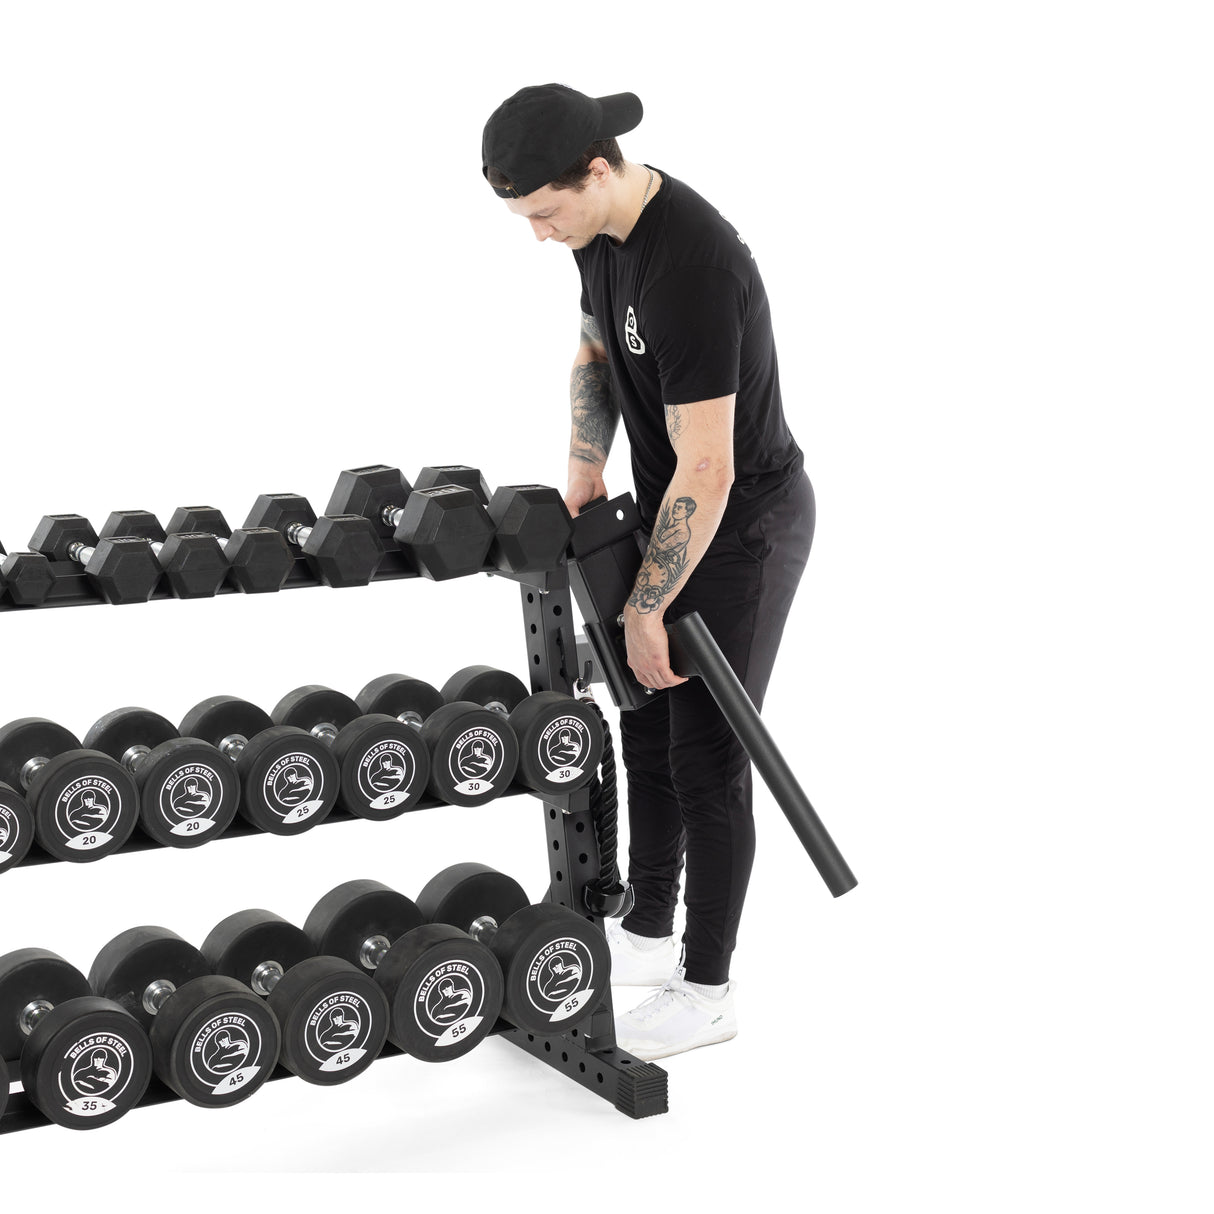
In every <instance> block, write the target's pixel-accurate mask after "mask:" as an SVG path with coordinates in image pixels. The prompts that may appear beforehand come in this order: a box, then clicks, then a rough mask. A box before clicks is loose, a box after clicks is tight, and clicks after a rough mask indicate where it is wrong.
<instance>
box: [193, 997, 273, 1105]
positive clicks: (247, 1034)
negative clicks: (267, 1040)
mask: <svg viewBox="0 0 1214 1214" xmlns="http://www.w3.org/2000/svg"><path fill="white" fill-rule="evenodd" d="M261 1054H262V1038H261V1034H260V1032H259V1031H258V1029H257V1025H256V1024H255V1023H254V1022H253V1021H252V1020H251V1019H250V1018H248V1017H246V1016H234V1015H231V1014H228V1015H223V1016H217V1017H215V1018H214V1019H213V1020H210V1021H208V1022H207V1023H206V1024H204V1025H203V1026H202V1028H200V1029H199V1030H198V1032H197V1033H196V1034H195V1035H194V1040H193V1042H192V1043H191V1045H190V1067H191V1070H193V1072H194V1075H195V1078H196V1079H197V1080H198V1082H199V1084H201V1085H202V1087H203V1088H204V1089H209V1090H210V1091H211V1092H212V1093H214V1094H215V1095H219V1094H220V1093H221V1092H223V1093H228V1092H234V1091H236V1090H237V1089H238V1088H242V1087H244V1086H245V1085H246V1084H247V1083H249V1082H251V1081H252V1080H253V1079H254V1078H255V1077H256V1076H257V1075H258V1074H260V1072H261V1069H262V1068H261Z"/></svg>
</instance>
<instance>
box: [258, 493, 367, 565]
mask: <svg viewBox="0 0 1214 1214" xmlns="http://www.w3.org/2000/svg"><path fill="white" fill-rule="evenodd" d="M244 525H245V526H246V527H272V528H274V530H275V531H279V532H281V533H282V535H283V536H284V537H285V538H286V541H287V543H289V544H293V545H295V546H296V547H297V548H299V550H300V551H301V552H302V553H303V555H304V556H305V557H306V558H307V562H308V567H309V568H310V569H311V570H312V572H313V574H314V575H315V576H316V577H317V578H319V579H320V580H321V581H322V582H324V583H325V585H326V586H333V587H341V586H365V585H367V583H368V582H370V580H371V579H372V577H374V576H375V571H376V569H378V568H379V563H380V561H381V560H383V556H384V547H383V545H382V544H381V543H380V542H379V537H378V536H377V535H376V534H375V528H374V527H373V526H372V525H371V523H370V522H369V521H368V520H367V519H365V518H362V517H361V516H359V515H354V514H336V515H325V516H323V517H322V518H319V519H318V518H317V517H316V515H315V513H313V510H312V507H311V506H310V505H308V500H307V498H304V497H300V496H299V494H297V493H263V494H262V495H261V496H260V497H259V498H258V499H257V501H256V502H254V503H253V509H252V510H250V511H249V517H248V518H247V519H245V524H244Z"/></svg>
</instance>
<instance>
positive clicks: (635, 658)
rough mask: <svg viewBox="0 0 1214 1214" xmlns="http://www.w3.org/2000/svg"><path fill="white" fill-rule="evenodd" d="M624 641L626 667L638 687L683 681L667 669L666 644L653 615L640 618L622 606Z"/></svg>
mask: <svg viewBox="0 0 1214 1214" xmlns="http://www.w3.org/2000/svg"><path fill="white" fill-rule="evenodd" d="M624 640H625V642H626V644H627V646H628V665H629V667H630V669H631V670H632V673H633V674H634V675H635V676H636V680H637V682H638V683H640V684H641V686H642V687H652V688H654V689H660V688H664V687H677V686H678V685H679V684H680V683H686V682H687V680H686V679H684V678H680V676H679V675H677V674H675V672H674V671H673V670H671V669H670V642H669V639H668V638H667V636H666V627H665V625H664V624H663V623H662V617H661V616H660V615H659V614H658V613H657V612H652V613H649V614H645V615H642V614H641V613H640V612H638V611H637V610H636V608H635V607H631V606H629V607H625V608H624Z"/></svg>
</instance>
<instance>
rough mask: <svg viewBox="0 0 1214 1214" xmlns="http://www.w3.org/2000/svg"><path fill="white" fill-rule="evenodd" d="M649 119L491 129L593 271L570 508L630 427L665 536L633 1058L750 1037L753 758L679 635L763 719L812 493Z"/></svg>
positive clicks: (737, 279) (739, 306) (635, 862)
mask: <svg viewBox="0 0 1214 1214" xmlns="http://www.w3.org/2000/svg"><path fill="white" fill-rule="evenodd" d="M640 120H641V103H640V101H639V100H638V99H637V98H636V97H635V96H634V95H633V94H631V93H619V94H616V95H614V96H610V97H602V98H591V97H587V96H585V95H583V94H582V93H578V92H575V91H574V90H573V89H569V88H566V87H564V86H562V85H555V84H550V85H543V86H536V87H530V88H525V89H522V90H521V91H520V92H518V93H516V94H515V95H514V96H513V97H511V98H509V100H507V101H505V102H503V104H502V105H501V106H500V107H499V108H498V109H497V110H496V111H495V112H494V113H493V115H492V116H491V117H490V119H489V121H488V123H487V124H486V126H485V131H484V139H483V144H482V167H483V171H484V174H485V177H486V179H487V180H488V181H489V184H490V185H491V186H492V187H493V188H494V191H495V192H496V193H497V194H498V196H499V197H501V198H504V199H506V206H507V207H508V208H509V210H510V211H511V212H513V213H514V214H515V215H519V216H522V217H523V218H525V219H526V220H527V221H528V222H529V223H530V225H531V228H532V231H533V232H534V234H535V236H536V239H537V240H540V241H544V240H553V241H556V242H557V243H559V244H563V245H565V246H566V247H567V248H569V249H571V250H572V251H573V256H574V259H575V260H576V262H577V266H578V269H579V271H580V273H581V279H582V300H581V304H582V330H581V343H580V345H579V347H578V353H577V357H576V359H575V360H574V365H573V373H572V378H571V381H570V399H571V404H572V410H573V428H572V438H571V442H570V450H569V483H568V490H567V493H566V498H565V500H566V504H567V505H568V507H569V509H570V511H571V512H572V513H574V514H576V513H577V511H578V510H579V509H580V508H581V507H582V506H584V505H585V504H586V503H587V502H588V501H590V500H591V499H592V498H595V497H598V496H600V495H605V494H607V487H606V485H605V483H604V480H603V470H604V467H605V465H606V462H607V456H608V454H609V452H610V450H611V444H612V439H613V436H614V434H615V431H616V429H617V426H618V423H619V420H620V418H621V417H622V418H623V420H624V428H625V430H626V432H627V435H628V440H629V444H630V447H631V452H632V473H633V482H634V485H635V488H636V497H637V505H638V507H639V509H640V512H641V517H642V520H643V522H644V525H645V528H646V530H647V531H648V532H649V540H648V550H647V552H646V554H645V559H644V563H643V565H642V567H641V571H640V573H639V575H638V576H637V579H636V585H635V587H634V590H633V593H632V595H631V597H630V598H629V600H628V603H627V605H626V606H625V608H624V631H625V637H626V640H627V645H628V664H629V667H630V668H631V670H632V671H633V673H634V674H635V676H636V678H637V679H638V680H639V682H640V683H642V684H643V685H644V686H646V687H650V688H653V689H655V690H657V689H669V690H666V691H665V694H663V695H660V696H656V697H655V698H654V701H653V703H652V704H649V705H647V706H646V707H644V708H642V709H638V710H636V711H632V712H625V713H622V714H621V723H620V729H621V734H622V741H623V753H624V763H625V767H626V768H627V772H628V821H629V880H630V882H631V884H632V887H633V889H634V890H635V892H636V906H635V908H634V909H633V911H632V912H631V913H630V914H629V916H628V917H627V918H626V919H625V920H623V922H622V924H615V923H612V924H609V926H608V933H607V934H608V939H609V940H610V942H611V947H612V981H613V983H615V984H617V985H621V984H622V985H637V986H657V985H659V984H664V985H662V988H661V990H659V991H658V992H657V993H656V994H655V995H653V996H651V997H650V998H649V999H647V1000H646V1001H645V1002H643V1003H642V1004H640V1006H639V1007H637V1008H636V1009H634V1010H633V1011H631V1012H628V1013H626V1014H624V1015H621V1016H619V1017H617V1021H616V1034H617V1038H618V1041H619V1045H620V1047H621V1048H622V1049H624V1050H626V1051H628V1052H629V1053H631V1054H634V1055H636V1056H637V1057H638V1058H643V1059H653V1058H663V1057H666V1056H667V1055H670V1054H676V1053H679V1052H681V1051H683V1050H688V1049H693V1048H695V1047H697V1046H701V1045H711V1044H714V1043H716V1042H720V1041H726V1040H728V1039H729V1038H731V1037H733V1036H734V1035H735V1034H736V1032H737V1018H736V1013H735V1009H734V998H733V995H734V984H733V983H732V982H730V980H729V963H730V957H731V955H732V953H733V951H734V946H735V943H736V939H737V928H738V921H739V919H740V917H741V912H742V903H743V900H744V898H745V895H746V886H747V883H748V881H749V878H750V870H751V865H752V862H753V859H754V821H753V818H752V816H751V785H750V768H749V763H748V761H747V758H746V755H745V753H744V752H743V750H742V747H741V745H740V744H739V742H738V740H737V738H736V737H735V736H734V734H733V731H732V730H731V729H730V728H729V726H728V725H727V724H726V722H725V720H724V718H723V717H722V716H721V714H720V712H719V711H718V709H717V707H716V704H715V702H714V701H713V699H712V696H711V695H710V694H709V692H708V691H707V689H706V688H705V687H704V685H703V683H702V681H701V680H698V679H697V680H692V681H690V682H689V681H687V680H685V679H680V678H679V677H678V676H677V675H676V674H675V673H674V672H673V671H672V670H671V668H670V656H669V649H668V646H667V638H666V631H665V625H666V623H668V622H673V620H675V619H677V618H678V617H679V616H680V615H683V614H685V613H688V612H692V611H698V612H699V613H700V614H701V616H702V617H703V618H704V621H705V623H706V624H707V625H708V627H709V629H710V630H711V631H712V634H713V636H714V637H715V638H716V641H717V643H718V644H719V645H720V646H721V649H722V650H723V651H724V653H725V656H726V657H727V658H728V660H729V661H730V663H731V665H732V666H733V668H734V670H735V671H736V672H737V674H738V677H739V678H740V679H741V680H742V682H743V684H744V685H745V686H746V689H747V691H748V692H749V693H750V697H751V699H752V700H754V702H755V704H756V705H757V706H759V707H761V706H762V703H763V695H764V692H765V690H766V688H767V682H768V679H769V677H770V675H771V670H772V665H773V663H774V660H775V655H776V650H777V648H778V646H779V642H780V636H781V634H782V632H783V628H784V621H785V619H786V617H787V615H788V610H789V607H790V606H791V604H792V598H793V594H794V593H795V591H796V587H797V583H798V582H799V581H800V577H801V573H802V570H803V569H804V567H805V562H806V559H807V557H808V555H809V548H810V544H811V542H812V539H813V527H814V500H813V490H812V489H811V487H810V484H809V480H808V478H807V477H806V475H805V473H804V471H803V469H802V464H803V458H802V454H801V450H800V448H799V447H798V446H797V444H796V442H795V441H794V439H793V437H792V435H791V433H790V432H789V429H788V426H787V425H786V423H785V419H784V412H783V407H782V404H781V399H780V387H779V377H778V372H777V367H776V352H775V345H774V342H773V339H772V331H771V317H770V313H769V310H768V304H767V295H766V292H765V291H764V289H763V282H762V280H761V278H760V277H759V272H758V269H757V268H756V266H755V263H754V260H753V257H752V255H751V253H750V251H749V249H748V248H747V247H746V243H745V241H743V240H742V238H741V236H739V235H738V233H737V232H736V231H735V230H734V229H733V228H732V227H731V226H730V225H729V223H728V222H726V221H725V219H724V218H722V216H721V215H720V214H719V213H718V212H717V211H716V210H715V209H714V208H713V207H711V206H710V205H709V204H708V203H707V202H705V201H704V199H702V198H701V197H700V196H699V195H698V194H696V193H695V192H694V191H693V190H691V189H690V188H689V187H687V186H686V185H684V184H683V183H682V182H680V181H676V180H675V179H674V178H673V177H671V176H670V175H669V174H667V173H664V172H661V171H660V170H658V169H655V168H652V167H650V166H649V165H642V164H633V163H631V162H630V161H627V160H625V159H624V158H623V156H622V154H621V152H620V150H619V145H618V143H617V142H616V136H618V135H622V134H624V133H625V132H626V131H630V130H632V129H633V127H635V126H636V125H637V124H638V123H639V122H640ZM684 857H686V864H687V891H686V907H687V922H686V930H685V933H684V936H683V956H682V964H681V965H679V964H678V961H677V960H676V951H675V946H674V938H673V930H674V913H675V909H676V906H677V903H678V888H679V875H680V872H681V870H682V867H683V862H684ZM676 967H677V968H676Z"/></svg>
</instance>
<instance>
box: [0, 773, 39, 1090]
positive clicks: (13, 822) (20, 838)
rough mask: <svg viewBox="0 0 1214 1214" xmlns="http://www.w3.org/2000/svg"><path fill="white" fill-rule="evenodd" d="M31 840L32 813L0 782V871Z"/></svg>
mask: <svg viewBox="0 0 1214 1214" xmlns="http://www.w3.org/2000/svg"><path fill="white" fill-rule="evenodd" d="M33 842H34V815H33V814H32V813H31V812H30V807H29V806H28V805H27V804H26V801H25V798H24V797H23V796H22V795H21V794H20V793H19V792H18V791H17V790H16V789H15V788H13V787H12V786H11V785H9V784H4V783H0V873H6V872H8V870H9V869H10V868H16V867H17V865H18V864H20V863H21V861H22V860H24V859H25V857H26V856H27V855H28V854H29V849H30V847H31V846H32V845H33ZM0 1086H2V1085H0Z"/></svg>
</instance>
